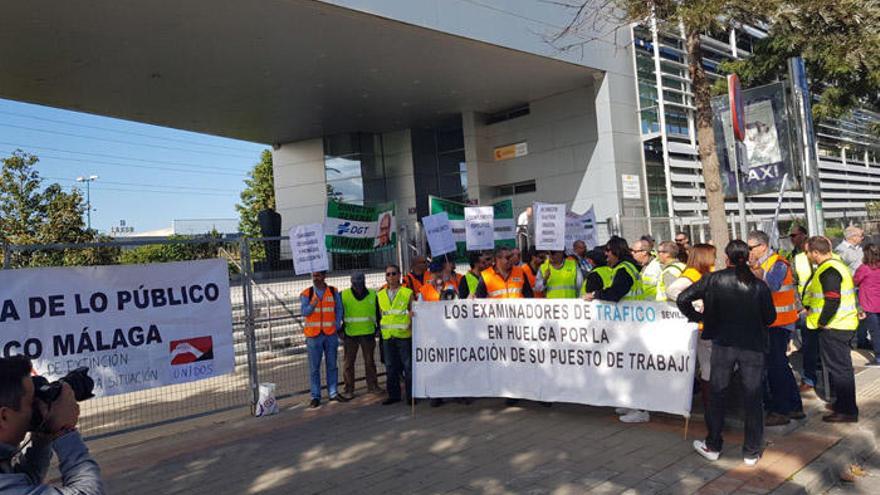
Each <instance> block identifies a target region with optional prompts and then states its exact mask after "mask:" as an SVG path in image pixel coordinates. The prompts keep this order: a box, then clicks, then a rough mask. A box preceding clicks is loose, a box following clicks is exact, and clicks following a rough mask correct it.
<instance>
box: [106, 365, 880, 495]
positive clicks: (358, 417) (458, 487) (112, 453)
mask: <svg viewBox="0 0 880 495" xmlns="http://www.w3.org/2000/svg"><path fill="white" fill-rule="evenodd" d="M858 379H859V387H860V406H861V407H862V418H863V421H862V422H861V423H860V424H859V425H858V428H860V429H864V428H866V427H870V426H869V424H875V423H869V422H870V421H872V420H876V419H877V414H878V409H880V400H878V398H880V370H866V371H863V372H862V373H861V374H860V375H859V377H858ZM379 400H380V398H379V397H376V396H370V395H363V396H360V397H358V398H357V399H355V400H354V401H352V402H350V403H347V404H335V403H334V404H329V405H326V404H325V405H324V406H323V407H321V408H320V409H318V410H309V409H306V408H305V407H304V406H303V399H302V398H298V399H297V400H287V401H282V404H281V405H282V411H281V413H280V414H279V415H277V416H273V417H269V418H251V417H248V416H247V415H246V414H245V413H244V412H242V411H232V412H227V413H223V414H217V415H214V416H208V417H204V418H200V419H197V420H191V421H187V422H181V423H175V424H172V425H168V426H164V427H159V428H152V429H149V430H144V431H141V432H136V433H131V434H127V435H119V436H115V437H110V438H106V439H101V440H96V441H94V442H90V447H91V448H92V451H93V452H94V453H95V455H96V457H97V459H98V461H99V462H100V464H101V466H102V468H103V472H104V475H105V479H106V481H107V488H108V493H124V494H126V495H138V494H148V493H149V494H154V493H169V494H171V493H187V494H190V493H211V494H213V495H222V494H245V493H255V494H256V493H279V494H281V493H395V494H397V493H446V492H451V493H463V494H464V493H487V494H488V493H555V494H568V493H586V492H589V493H622V492H628V493H694V492H700V493H765V492H770V491H773V490H784V491H785V492H792V491H795V492H796V491H798V485H797V484H796V483H794V481H796V480H798V476H800V474H799V472H805V471H802V468H803V467H804V466H805V465H807V464H808V463H810V462H811V461H813V460H814V459H816V458H817V457H819V456H820V455H823V454H824V453H826V452H829V449H830V448H832V447H833V446H835V445H836V444H838V442H839V441H840V440H841V439H842V438H844V437H845V436H846V435H847V434H849V433H851V432H852V431H854V427H853V426H852V425H828V424H824V423H821V422H820V421H819V419H820V417H821V414H822V413H823V412H824V410H823V409H822V403H821V401H819V400H811V401H807V403H806V406H807V408H808V409H809V420H808V421H807V422H805V424H803V425H802V426H800V427H798V428H795V429H794V430H793V431H789V432H788V433H780V432H773V431H769V432H768V438H767V440H768V442H769V445H768V448H767V450H766V452H765V455H764V458H763V459H762V460H761V462H760V463H759V464H758V466H757V467H756V468H747V467H745V466H744V465H743V464H742V459H741V456H740V448H741V445H740V442H741V441H742V435H741V433H740V432H737V431H731V432H729V433H728V435H727V438H726V441H727V443H726V444H725V448H724V455H723V457H722V459H721V460H720V461H718V462H716V463H709V462H707V461H705V460H703V459H702V458H701V457H699V456H698V455H696V454H695V453H693V451H692V450H691V442H692V440H693V439H696V438H702V437H703V436H704V435H705V429H704V427H703V424H702V421H701V420H699V419H695V420H694V421H693V422H692V424H691V425H690V432H689V439H688V440H685V439H684V438H683V423H684V422H683V420H682V419H681V418H676V417H672V416H663V415H654V418H652V421H651V423H648V424H641V425H625V424H623V423H620V422H619V421H617V417H616V416H615V415H614V414H613V412H612V411H610V410H609V409H607V408H592V407H585V406H577V405H571V404H556V405H554V406H553V407H552V408H549V409H548V408H544V407H541V406H539V405H537V404H534V403H528V402H523V403H522V404H523V405H522V406H521V407H510V408H508V407H504V404H503V401H501V400H497V399H485V400H479V401H477V402H475V403H474V404H472V405H469V406H468V405H462V404H455V403H447V404H446V405H444V406H443V407H440V408H430V407H428V404H427V403H426V402H422V403H420V404H419V405H417V406H416V408H415V417H413V416H412V415H411V411H410V408H409V407H408V406H404V405H402V404H397V405H393V406H381V405H379V404H378V401H379ZM875 427H876V426H875ZM789 430H791V428H789ZM827 488H829V487H828V486H826V487H825V489H827Z"/></svg>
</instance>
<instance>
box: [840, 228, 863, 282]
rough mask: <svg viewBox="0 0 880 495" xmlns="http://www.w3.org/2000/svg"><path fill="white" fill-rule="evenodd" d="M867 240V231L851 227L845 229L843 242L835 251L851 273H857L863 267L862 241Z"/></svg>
mask: <svg viewBox="0 0 880 495" xmlns="http://www.w3.org/2000/svg"><path fill="white" fill-rule="evenodd" d="M863 240H865V231H864V230H862V229H860V228H858V227H856V226H853V225H850V226H849V227H847V228H845V229H843V240H842V241H841V242H840V244H838V245H837V247H836V248H835V249H834V252H835V253H837V254H838V255H839V256H840V259H841V260H843V262H844V263H846V266H848V267H849V271H850V273H855V272H856V270H858V269H859V267H860V266H862V258H864V254H863V253H862V241H863Z"/></svg>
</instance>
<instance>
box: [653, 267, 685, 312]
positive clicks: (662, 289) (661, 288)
mask: <svg viewBox="0 0 880 495" xmlns="http://www.w3.org/2000/svg"><path fill="white" fill-rule="evenodd" d="M684 269H685V264H684V263H682V262H680V261H673V262H672V263H670V264H668V265H666V266H664V267H663V271H661V272H660V280H658V281H657V296H656V298H655V300H657V301H660V302H666V301H667V300H668V299H667V297H666V282H664V281H663V280H664V279H665V278H666V274H667V273H671V272H675V276H676V278H677V277H678V276H679V275H681V273H682V272H683V271H684ZM645 300H648V299H647V298H645Z"/></svg>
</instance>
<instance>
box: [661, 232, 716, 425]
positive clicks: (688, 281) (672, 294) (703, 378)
mask: <svg viewBox="0 0 880 495" xmlns="http://www.w3.org/2000/svg"><path fill="white" fill-rule="evenodd" d="M714 269H715V246H713V245H711V244H695V245H694V247H692V248H691V254H690V256H688V262H687V266H686V267H685V269H684V271H683V272H682V273H681V276H680V277H678V279H676V280H675V281H674V282H672V284H670V285H669V287H668V288H667V289H666V297H667V299H668V300H669V301H672V302H677V300H678V296H679V294H681V293H682V292H683V291H684V290H685V289H687V288H688V287H690V286H692V285H694V284H695V283H696V282H697V281H699V280H700V279H701V278H703V277H704V276H705V275H707V274H709V273H711V272H712V271H713V270H714ZM691 305H692V306H693V307H694V310H695V311H697V312H700V313H702V312H703V300H702V299H697V300H695V301H694V302H693V303H692V304H691ZM697 329H698V330H699V331H700V333H701V334H702V332H703V322H700V323H699V324H698V325H697ZM711 362H712V341H711V340H708V339H702V338H700V339H697V365H698V366H699V367H700V398H701V399H702V402H703V411H708V410H709V393H710V387H709V379H710V378H711V377H712V375H711V370H712V365H711Z"/></svg>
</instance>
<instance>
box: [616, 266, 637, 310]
mask: <svg viewBox="0 0 880 495" xmlns="http://www.w3.org/2000/svg"><path fill="white" fill-rule="evenodd" d="M620 270H624V271H626V273H627V274H629V276H630V278H632V280H633V284H632V287H630V289H629V292H627V293H626V295H625V296H623V298H622V299H621V301H641V300H642V282H641V280H640V279H639V271H638V270H637V269H636V267H635V265H633V264H632V263H630V262H629V261H621V262H620V263H618V264H617V266H615V267H614V268H613V269H612V270H611V280H612V283H613V280H614V278H615V277H617V272H619V271H620Z"/></svg>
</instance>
